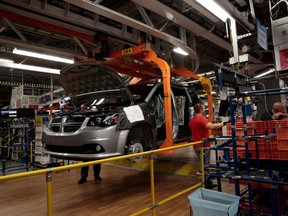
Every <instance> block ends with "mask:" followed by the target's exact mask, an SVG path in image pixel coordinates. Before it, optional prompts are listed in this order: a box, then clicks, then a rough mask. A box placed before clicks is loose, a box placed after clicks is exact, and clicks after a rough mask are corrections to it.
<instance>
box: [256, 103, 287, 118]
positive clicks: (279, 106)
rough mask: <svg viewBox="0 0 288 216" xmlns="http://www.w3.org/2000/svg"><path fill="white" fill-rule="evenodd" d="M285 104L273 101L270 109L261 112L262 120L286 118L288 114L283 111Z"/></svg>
mask: <svg viewBox="0 0 288 216" xmlns="http://www.w3.org/2000/svg"><path fill="white" fill-rule="evenodd" d="M285 109H286V106H285V104H284V103H282V102H275V103H274V104H273V107H272V110H270V111H267V112H265V113H263V115H262V116H261V120H262V121H270V120H283V119H287V118H288V114H287V113H285Z"/></svg>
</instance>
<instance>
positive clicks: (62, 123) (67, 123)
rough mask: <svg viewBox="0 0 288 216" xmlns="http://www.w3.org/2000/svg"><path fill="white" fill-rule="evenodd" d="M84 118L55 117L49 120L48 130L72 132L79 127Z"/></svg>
mask: <svg viewBox="0 0 288 216" xmlns="http://www.w3.org/2000/svg"><path fill="white" fill-rule="evenodd" d="M85 119H86V117H83V116H69V117H67V116H66V117H63V118H55V119H53V120H52V121H51V125H50V130H51V131H52V132H55V133H61V132H65V133H73V132H76V131H77V130H79V129H80V128H81V126H82V124H83V122H84V121H85Z"/></svg>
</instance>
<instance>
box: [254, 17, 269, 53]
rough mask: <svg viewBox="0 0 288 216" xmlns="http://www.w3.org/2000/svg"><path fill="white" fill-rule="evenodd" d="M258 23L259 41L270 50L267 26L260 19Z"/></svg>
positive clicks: (264, 47)
mask: <svg viewBox="0 0 288 216" xmlns="http://www.w3.org/2000/svg"><path fill="white" fill-rule="evenodd" d="M256 23H257V43H258V44H259V45H260V46H261V47H262V48H263V49H265V50H268V45H267V44H268V42H267V28H266V27H265V26H263V25H262V24H261V23H260V22H259V21H258V20H256Z"/></svg>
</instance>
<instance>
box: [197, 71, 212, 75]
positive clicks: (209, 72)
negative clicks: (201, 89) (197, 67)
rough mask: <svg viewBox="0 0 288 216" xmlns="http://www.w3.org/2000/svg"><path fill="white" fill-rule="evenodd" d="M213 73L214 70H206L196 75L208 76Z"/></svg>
mask: <svg viewBox="0 0 288 216" xmlns="http://www.w3.org/2000/svg"><path fill="white" fill-rule="evenodd" d="M212 74H215V71H208V72H206V73H201V74H197V75H198V76H208V75H212Z"/></svg>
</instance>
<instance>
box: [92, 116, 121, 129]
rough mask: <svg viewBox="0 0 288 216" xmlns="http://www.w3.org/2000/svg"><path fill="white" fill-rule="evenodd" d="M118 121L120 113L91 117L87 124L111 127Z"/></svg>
mask: <svg viewBox="0 0 288 216" xmlns="http://www.w3.org/2000/svg"><path fill="white" fill-rule="evenodd" d="M117 123H118V115H116V114H113V115H107V116H97V117H96V116H95V117H91V118H90V119H89V121H88V123H87V126H92V127H93V126H99V127H109V126H112V125H116V124H117Z"/></svg>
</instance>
